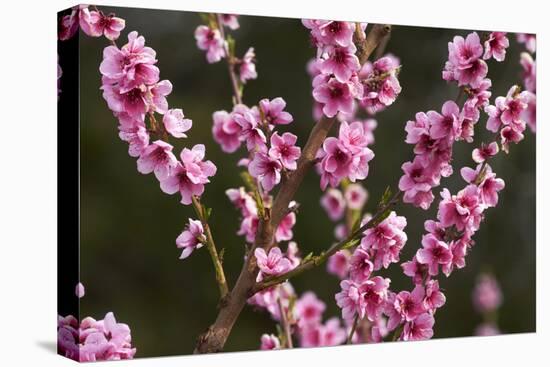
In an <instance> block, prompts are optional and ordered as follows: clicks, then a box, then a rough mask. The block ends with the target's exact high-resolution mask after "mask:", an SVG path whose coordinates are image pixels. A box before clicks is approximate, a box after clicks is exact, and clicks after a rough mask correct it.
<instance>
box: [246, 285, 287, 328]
mask: <svg viewBox="0 0 550 367" xmlns="http://www.w3.org/2000/svg"><path fill="white" fill-rule="evenodd" d="M291 299H296V294H295V292H294V289H293V288H292V285H291V284H290V283H289V282H286V283H283V284H279V285H278V286H276V287H271V288H268V289H266V290H263V291H261V292H257V293H256V294H254V296H252V297H251V298H249V299H248V303H249V304H251V305H254V306H257V307H260V308H264V309H266V310H267V311H268V312H269V313H270V314H271V317H272V318H273V320H275V321H280V320H281V307H280V305H281V306H282V308H283V310H284V311H285V312H289V311H290V310H289V307H290V303H291Z"/></svg>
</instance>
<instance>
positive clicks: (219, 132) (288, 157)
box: [212, 97, 301, 191]
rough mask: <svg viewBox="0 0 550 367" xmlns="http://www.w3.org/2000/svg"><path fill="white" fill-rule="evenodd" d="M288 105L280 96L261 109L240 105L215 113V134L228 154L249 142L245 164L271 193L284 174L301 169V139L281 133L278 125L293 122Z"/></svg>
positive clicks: (264, 101)
mask: <svg viewBox="0 0 550 367" xmlns="http://www.w3.org/2000/svg"><path fill="white" fill-rule="evenodd" d="M285 107H286V102H285V100H284V99H283V98H281V97H277V98H274V99H272V100H269V99H267V98H264V99H262V100H260V102H259V103H258V106H253V107H251V108H249V107H248V106H245V105H243V104H237V105H235V106H234V107H233V110H232V111H231V112H230V113H229V112H226V111H217V112H214V114H213V120H214V124H213V126H212V133H213V135H214V140H215V141H216V142H218V143H219V144H220V146H221V148H222V150H223V151H224V152H228V153H231V152H234V151H236V150H237V149H238V148H239V147H240V146H241V144H242V143H245V145H246V148H247V150H248V153H249V158H248V160H246V161H245V164H246V165H247V166H248V171H249V173H250V175H251V176H252V177H254V178H255V179H257V180H258V182H259V183H260V184H261V186H262V187H263V189H264V190H265V191H270V190H271V189H273V187H275V185H277V184H279V183H280V182H281V174H282V172H283V171H285V170H286V171H293V170H295V169H296V168H297V160H298V158H299V157H300V154H301V149H300V147H298V146H296V142H297V140H298V137H297V136H296V135H294V134H292V133H290V132H285V133H282V134H279V133H278V132H277V131H275V128H276V126H278V125H287V124H290V123H291V122H292V121H293V118H292V115H291V114H290V113H288V112H286V111H285Z"/></svg>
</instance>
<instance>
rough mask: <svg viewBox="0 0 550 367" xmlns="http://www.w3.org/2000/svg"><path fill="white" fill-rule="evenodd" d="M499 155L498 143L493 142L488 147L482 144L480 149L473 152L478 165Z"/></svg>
mask: <svg viewBox="0 0 550 367" xmlns="http://www.w3.org/2000/svg"><path fill="white" fill-rule="evenodd" d="M497 153H498V144H497V143H496V142H494V141H493V142H491V143H489V144H488V145H486V144H485V143H481V146H480V147H479V148H475V149H474V150H473V151H472V159H473V160H474V162H476V163H483V162H485V161H486V160H487V159H489V158H491V157H493V156H495V155H496V154H497Z"/></svg>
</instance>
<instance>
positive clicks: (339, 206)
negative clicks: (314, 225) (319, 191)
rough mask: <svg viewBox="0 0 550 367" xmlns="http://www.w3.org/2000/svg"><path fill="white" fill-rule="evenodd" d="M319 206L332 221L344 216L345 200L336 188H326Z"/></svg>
mask: <svg viewBox="0 0 550 367" xmlns="http://www.w3.org/2000/svg"><path fill="white" fill-rule="evenodd" d="M321 206H322V207H323V209H325V211H326V212H327V215H328V216H329V218H330V219H332V220H333V221H338V220H340V219H342V217H343V216H344V211H345V209H346V202H345V201H344V196H343V195H342V192H341V191H340V190H338V189H332V188H330V189H328V190H327V191H326V192H325V194H324V195H323V196H322V197H321Z"/></svg>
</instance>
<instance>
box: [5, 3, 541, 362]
mask: <svg viewBox="0 0 550 367" xmlns="http://www.w3.org/2000/svg"><path fill="white" fill-rule="evenodd" d="M309 3H310V4H307V3H306V1H298V0H293V1H281V0H279V1H270V2H261V1H259V0H255V1H245V0H239V1H237V0H232V1H219V0H218V1H214V0H209V1H206V0H194V1H178V2H171V1H166V0H155V1H152V0H149V1H144V0H131V1H119V0H113V1H112V2H108V3H107V4H109V5H125V6H136V7H149V8H153V7H154V8H164V9H180V10H195V11H219V12H227V13H237V14H257V15H276V16H288V17H307V18H330V19H340V20H349V21H368V22H372V23H376V22H378V23H393V24H407V25H418V26H439V27H452V28H468V29H489V30H506V31H529V32H536V33H538V39H537V64H538V66H539V67H538V71H537V73H538V81H539V85H538V88H537V91H538V96H537V97H538V101H539V103H538V119H537V120H538V126H537V129H538V131H537V148H538V149H537V188H538V190H537V198H538V203H537V229H538V231H537V232H538V233H537V273H538V278H537V333H536V334H524V335H512V336H500V337H491V338H461V339H446V340H435V341H430V342H416V343H388V344H382V345H369V346H364V345H363V346H351V347H350V346H348V347H333V348H319V349H314V350H313V349H310V350H291V351H283V352H275V353H273V352H261V353H258V352H252V353H230V354H223V355H210V356H201V357H196V356H187V357H171V358H154V359H138V360H135V361H130V362H116V363H117V364H116V366H126V365H128V366H136V367H137V366H216V365H222V364H223V365H224V366H248V365H252V364H258V365H261V366H262V367H264V366H265V367H267V366H281V365H285V364H288V365H297V364H298V363H304V364H305V363H307V364H318V365H328V364H339V365H342V364H344V363H348V364H356V365H364V366H367V365H371V366H372V365H376V366H383V365H397V364H401V365H407V366H416V365H427V366H430V365H436V364H442V365H444V366H446V367H447V366H464V365H466V364H469V365H482V364H490V365H498V366H502V365H526V364H528V363H530V362H535V361H537V359H538V360H541V359H542V360H546V361H547V360H548V345H549V341H550V338H549V334H550V333H549V330H550V326H549V319H550V316H549V314H548V310H550V303H549V295H548V293H549V292H548V291H549V289H548V275H549V270H548V268H549V267H548V266H547V264H548V263H549V258H548V254H549V251H548V249H547V247H548V245H549V244H548V243H547V239H548V235H546V233H545V228H546V226H547V225H548V215H547V214H546V212H545V209H546V208H549V207H550V205H549V204H550V203H549V201H548V191H547V190H545V187H546V185H547V184H548V173H547V172H548V171H547V170H548V167H549V162H550V160H549V159H548V151H549V146H550V144H549V139H550V137H549V136H548V128H547V126H546V125H547V124H548V121H549V119H548V118H549V117H550V115H549V113H548V104H546V103H547V102H549V101H550V99H549V95H548V89H546V86H547V85H548V83H549V80H548V70H549V69H550V64H549V63H548V61H547V59H546V57H547V56H548V46H549V43H548V39H549V34H550V26H549V25H548V19H547V15H548V14H549V12H548V10H546V9H543V7H544V5H543V4H544V1H535V0H531V1H528V0H523V1H517V0H516V1H513V2H512V1H509V2H508V1H504V0H501V1H485V0H483V1H482V0H474V1H469V0H468V1H466V0H460V1H448V0H444V1H443V0H440V1H424V2H421V1H406V0H405V1H396V0H392V1H372V0H370V1H369V0H362V1H356V2H353V1H345V0H338V1H326V2H324V3H321V0H317V1H315V2H309ZM313 3H314V4H315V5H314V6H313V5H311V4H313ZM72 5H74V3H72V2H70V1H61V0H56V1H43V2H36V3H32V2H27V1H21V0H8V1H5V2H3V4H2V16H1V19H2V20H1V21H0V27H1V30H2V33H1V35H2V43H1V44H0V45H1V46H0V47H1V49H2V51H1V57H0V60H1V61H0V62H1V63H2V67H1V69H0V81H1V82H2V88H1V91H2V102H1V104H0V106H1V108H2V113H1V115H0V119H1V122H0V126H1V133H2V136H3V137H4V138H3V141H2V143H0V167H1V168H2V173H1V174H0V175H1V176H0V177H1V179H0V195H1V199H0V213H1V218H0V245H1V249H2V255H1V258H0V259H1V260H0V272H1V274H0V275H1V277H0V286H1V288H0V290H1V293H0V300H1V301H0V317H1V320H2V321H1V324H0V325H1V326H2V327H1V331H0V366H18V365H29V366H58V365H59V366H66V365H67V366H68V365H74V362H72V361H69V360H65V359H63V358H61V357H58V356H57V355H55V354H54V350H55V342H56V317H55V315H56V314H57V313H56V169H57V167H56V144H57V139H56V129H57V127H56V118H55V113H56V99H57V97H56V94H55V88H54V87H53V86H54V85H55V83H56V72H55V70H56V37H57V31H56V30H57V25H56V11H58V10H60V9H62V8H67V7H69V6H72ZM426 57H429V55H426ZM442 62H443V61H442ZM29 147H31V148H29ZM61 169H62V167H61ZM518 215H521V213H518ZM495 256H498V254H496V255H495ZM181 327H182V328H185V325H181ZM545 339H546V341H544V340H545ZM289 363H290V364H289ZM546 363H547V362H546ZM102 365H104V366H110V365H114V364H112V363H105V364H102ZM535 365H541V363H540V362H538V363H537V362H535Z"/></svg>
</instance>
